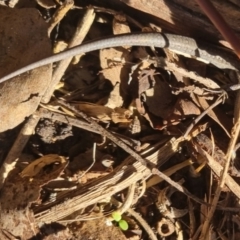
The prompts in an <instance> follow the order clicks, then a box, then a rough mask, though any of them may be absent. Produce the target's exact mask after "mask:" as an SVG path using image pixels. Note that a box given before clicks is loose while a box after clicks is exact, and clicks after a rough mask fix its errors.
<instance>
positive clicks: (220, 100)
mask: <svg viewBox="0 0 240 240" xmlns="http://www.w3.org/2000/svg"><path fill="white" fill-rule="evenodd" d="M222 97H223V95H221V96H220V97H219V98H218V99H217V100H216V102H214V103H213V104H212V105H210V106H209V107H208V108H207V109H206V110H205V111H203V112H202V113H201V114H200V115H199V116H198V117H197V118H196V119H194V121H193V122H192V123H191V124H190V126H189V127H188V129H187V131H186V132H185V134H184V135H183V137H184V138H186V137H187V136H188V134H189V133H190V131H191V130H192V129H193V127H194V126H195V125H196V124H197V123H198V122H199V121H200V120H201V119H202V118H203V117H204V116H205V115H206V114H207V113H208V112H209V111H211V110H212V109H213V108H215V107H216V106H217V105H218V104H220V103H221V102H222V101H223V100H222Z"/></svg>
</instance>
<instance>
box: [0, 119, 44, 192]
mask: <svg viewBox="0 0 240 240" xmlns="http://www.w3.org/2000/svg"><path fill="white" fill-rule="evenodd" d="M39 119H40V117H39V116H38V115H32V116H31V117H30V118H29V120H28V121H27V123H26V124H25V125H24V126H23V128H22V129H21V131H20V133H19V134H18V136H17V139H16V140H15V142H14V144H13V146H12V148H11V150H10V151H9V153H8V155H7V157H6V159H5V161H4V163H3V165H2V167H1V169H0V189H2V187H3V184H4V182H5V180H6V178H7V176H8V174H9V172H10V171H11V170H13V169H14V167H15V165H16V163H17V160H18V158H19V156H20V154H21V152H22V150H23V148H24V147H25V145H26V143H27V141H28V140H29V138H30V137H31V135H32V133H33V130H34V128H35V127H36V125H37V123H38V121H39Z"/></svg>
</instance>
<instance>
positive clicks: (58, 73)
mask: <svg viewBox="0 0 240 240" xmlns="http://www.w3.org/2000/svg"><path fill="white" fill-rule="evenodd" d="M94 19H95V13H94V10H93V9H92V8H89V9H87V11H86V13H85V14H84V16H83V18H82V19H81V20H80V21H79V23H78V25H77V29H76V31H75V34H74V36H73V38H72V39H71V40H70V42H69V44H68V48H72V47H75V46H77V45H80V44H81V43H82V41H83V39H84V38H85V37H86V35H87V33H88V31H89V29H90V27H91V26H92V23H93V21H94ZM71 61H72V58H67V59H64V60H62V61H60V62H59V63H58V64H57V67H56V68H55V69H54V72H53V76H52V80H51V82H50V84H49V86H48V89H47V90H46V92H45V93H44V96H43V97H42V100H41V102H42V103H48V102H49V101H50V98H51V96H52V93H53V91H54V89H55V87H56V85H57V84H58V83H59V81H60V80H61V78H62V76H63V74H64V72H65V71H66V69H67V68H68V66H69V64H70V63H71Z"/></svg>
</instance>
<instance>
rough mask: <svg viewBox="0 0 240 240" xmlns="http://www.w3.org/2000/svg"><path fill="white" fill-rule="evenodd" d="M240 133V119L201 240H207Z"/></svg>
mask: <svg viewBox="0 0 240 240" xmlns="http://www.w3.org/2000/svg"><path fill="white" fill-rule="evenodd" d="M239 132H240V118H239V119H238V121H237V122H236V124H235V125H234V127H233V129H232V138H231V141H230V143H229V147H228V151H227V154H226V163H225V166H224V168H223V171H222V174H221V177H220V182H219V185H218V187H217V189H216V192H215V194H214V198H213V201H212V207H211V209H210V210H209V212H208V215H207V217H206V221H205V222H204V224H203V228H202V232H201V235H200V238H199V239H200V240H204V239H206V234H207V233H208V229H209V225H210V221H211V219H212V217H213V214H214V212H215V210H216V207H217V203H218V200H219V197H220V194H221V191H222V188H223V187H224V184H225V179H226V177H227V172H228V169H229V165H230V161H231V158H232V153H233V151H234V147H235V145H236V142H237V139H238V136H239Z"/></svg>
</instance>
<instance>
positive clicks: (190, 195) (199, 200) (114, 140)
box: [58, 100, 206, 204]
mask: <svg viewBox="0 0 240 240" xmlns="http://www.w3.org/2000/svg"><path fill="white" fill-rule="evenodd" d="M58 102H59V104H61V105H62V106H64V107H66V108H68V109H70V110H71V111H73V112H74V113H75V114H76V115H77V116H80V117H82V118H83V119H85V120H87V121H88V122H90V124H91V125H92V126H95V127H98V129H99V131H100V132H101V134H102V135H103V136H106V137H107V138H109V139H111V140H112V141H113V142H114V143H115V144H116V145H118V146H119V147H120V148H122V149H123V150H125V151H126V152H127V153H129V154H130V155H131V156H132V157H133V158H135V159H136V160H137V161H139V162H140V163H141V164H142V165H143V166H145V167H147V168H148V169H150V170H151V171H152V173H153V174H156V175H158V176H159V177H161V178H163V179H164V180H165V181H166V182H168V183H169V184H170V185H172V186H173V187H175V188H176V189H177V190H178V191H180V192H182V193H184V194H186V195H187V196H188V197H189V198H191V199H193V200H195V201H196V202H198V203H200V204H206V203H205V202H204V201H203V200H201V199H199V198H197V197H195V196H194V195H193V194H191V193H190V192H189V191H188V190H187V189H186V188H184V187H183V186H181V185H180V184H178V183H176V182H174V181H173V180H172V179H171V178H169V177H168V176H166V175H165V174H164V173H162V172H160V171H159V170H158V169H156V168H155V167H153V166H152V164H151V163H149V162H147V161H146V160H145V159H143V158H142V157H141V156H140V155H139V154H138V153H136V152H135V151H133V150H132V149H131V148H130V147H129V146H128V145H126V144H125V143H124V142H122V141H121V140H120V139H118V138H117V137H115V136H114V135H113V134H111V133H110V132H108V131H107V130H105V129H104V128H103V127H102V126H100V125H98V124H97V123H96V122H95V121H94V120H92V119H91V118H89V117H87V116H86V114H84V113H83V112H80V111H78V110H77V109H76V108H75V107H72V106H71V105H70V104H68V103H66V102H64V101H62V100H58Z"/></svg>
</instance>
